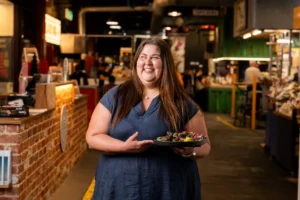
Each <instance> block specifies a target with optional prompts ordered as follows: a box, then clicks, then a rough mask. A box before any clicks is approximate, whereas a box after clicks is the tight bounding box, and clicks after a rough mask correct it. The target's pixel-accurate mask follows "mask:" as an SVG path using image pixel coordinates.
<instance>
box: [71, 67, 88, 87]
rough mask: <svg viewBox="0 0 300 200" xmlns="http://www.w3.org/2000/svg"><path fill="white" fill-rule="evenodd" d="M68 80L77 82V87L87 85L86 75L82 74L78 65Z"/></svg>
mask: <svg viewBox="0 0 300 200" xmlns="http://www.w3.org/2000/svg"><path fill="white" fill-rule="evenodd" d="M70 79H72V80H77V83H78V85H88V79H87V75H86V73H84V72H82V70H81V66H80V64H78V65H76V67H75V72H73V74H71V76H70Z"/></svg>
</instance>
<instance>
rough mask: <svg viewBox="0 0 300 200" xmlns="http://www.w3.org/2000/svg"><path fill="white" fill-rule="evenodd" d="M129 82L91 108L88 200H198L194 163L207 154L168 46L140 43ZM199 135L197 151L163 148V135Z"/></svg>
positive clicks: (201, 124) (199, 120)
mask: <svg viewBox="0 0 300 200" xmlns="http://www.w3.org/2000/svg"><path fill="white" fill-rule="evenodd" d="M131 70H132V78H131V79H130V80H128V81H126V82H124V83H123V84H121V85H119V86H116V87H114V88H112V89H110V90H109V91H108V92H107V93H106V94H105V95H104V96H103V97H102V99H101V100H100V103H99V104H98V105H97V107H96V108H95V110H94V112H93V115H92V118H91V121H90V124H89V128H88V130H87V133H86V141H87V143H88V145H89V147H90V148H91V149H96V150H99V151H100V152H101V156H100V160H99V163H98V166H97V169H96V176H95V182H96V184H95V188H94V194H93V198H92V199H94V200H107V199H116V200H117V199H119V200H121V199H122V200H132V199H141V200H154V199H161V200H174V199H184V200H201V184H200V177H199V172H198V167H197V162H196V159H199V158H202V157H205V156H207V155H208V154H209V152H210V142H209V138H208V134H207V129H206V125H205V120H204V116H203V113H202V112H201V111H200V109H199V107H198V105H197V104H196V103H195V102H194V101H193V100H192V99H191V98H190V97H189V95H188V94H187V93H186V92H185V90H184V88H183V86H182V85H181V84H180V82H179V80H178V77H177V74H176V68H175V66H174V61H173V57H172V54H171V51H170V47H169V45H168V44H167V43H166V42H165V41H164V40H162V39H158V38H150V39H146V40H143V41H142V43H141V44H140V46H139V47H138V49H137V52H136V54H135V57H134V61H133V64H132V67H131ZM168 131H171V132H182V131H190V132H195V133H201V134H203V136H205V137H207V142H206V143H205V144H204V145H202V146H201V147H184V148H171V147H170V148H168V147H167V148H166V147H161V146H158V145H155V146H154V145H153V144H154V142H153V140H155V139H157V138H158V137H161V136H166V134H167V132H168Z"/></svg>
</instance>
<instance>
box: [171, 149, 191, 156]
mask: <svg viewBox="0 0 300 200" xmlns="http://www.w3.org/2000/svg"><path fill="white" fill-rule="evenodd" d="M173 151H174V152H175V153H176V154H178V155H190V154H191V153H193V151H194V148H193V147H183V148H173Z"/></svg>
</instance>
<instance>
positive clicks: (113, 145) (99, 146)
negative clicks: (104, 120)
mask: <svg viewBox="0 0 300 200" xmlns="http://www.w3.org/2000/svg"><path fill="white" fill-rule="evenodd" d="M86 141H87V143H88V145H89V148H91V149H95V150H99V151H100V152H102V153H104V154H110V155H111V154H115V153H121V152H123V151H124V149H123V145H124V142H123V141H121V140H118V139H115V138H112V137H110V136H109V135H106V134H97V135H91V136H87V137H86Z"/></svg>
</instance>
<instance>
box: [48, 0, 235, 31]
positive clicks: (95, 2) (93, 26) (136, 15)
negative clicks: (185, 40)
mask: <svg viewBox="0 0 300 200" xmlns="http://www.w3.org/2000/svg"><path fill="white" fill-rule="evenodd" d="M54 1H55V4H56V5H58V6H61V5H67V4H69V5H72V9H73V10H75V12H76V11H78V12H79V10H80V9H81V8H85V7H102V8H103V7H119V8H124V7H131V8H134V7H139V6H140V7H147V6H148V7H151V8H153V9H152V10H153V11H152V12H149V11H140V12H114V13H112V12H87V13H86V14H85V17H86V18H85V19H86V26H85V33H86V34H107V33H108V32H109V31H112V32H113V33H114V34H124V32H126V33H127V34H131V33H135V34H144V33H150V32H151V33H152V34H157V33H159V32H161V31H162V28H163V27H164V26H173V27H176V26H178V25H179V24H180V25H185V26H189V25H202V24H215V23H216V22H217V20H218V17H211V16H210V17H209V16H205V17H204V16H202V17H199V16H193V14H192V10H193V9H194V8H198V9H216V10H219V11H220V13H221V14H222V10H223V9H224V8H226V7H232V6H233V4H234V1H235V0H105V1H104V0H54ZM170 10H177V11H180V12H181V13H182V16H181V17H180V19H178V18H174V17H169V16H168V15H167V13H168V11H170ZM112 14H114V16H115V17H116V19H117V20H118V21H119V24H120V25H121V26H122V29H121V30H111V29H110V28H109V26H108V25H107V24H106V21H107V20H108V19H109V18H110V17H111V16H112ZM74 17H77V16H76V15H74ZM178 20H179V21H181V23H178Z"/></svg>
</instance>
